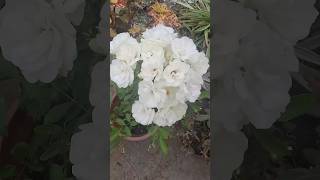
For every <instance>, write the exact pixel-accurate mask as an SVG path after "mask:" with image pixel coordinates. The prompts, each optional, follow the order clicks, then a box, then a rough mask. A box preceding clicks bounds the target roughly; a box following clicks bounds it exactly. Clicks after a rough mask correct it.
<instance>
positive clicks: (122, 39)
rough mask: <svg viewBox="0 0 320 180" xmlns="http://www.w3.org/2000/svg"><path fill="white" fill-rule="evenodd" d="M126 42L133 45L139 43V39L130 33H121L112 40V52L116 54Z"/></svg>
mask: <svg viewBox="0 0 320 180" xmlns="http://www.w3.org/2000/svg"><path fill="white" fill-rule="evenodd" d="M124 44H130V45H133V46H138V45H139V44H138V42H137V40H136V39H134V38H133V37H131V36H130V34H129V33H127V32H126V33H119V34H117V35H116V36H115V37H114V38H113V39H112V41H111V42H110V53H111V54H116V53H117V52H118V51H119V48H120V47H121V46H122V45H124Z"/></svg>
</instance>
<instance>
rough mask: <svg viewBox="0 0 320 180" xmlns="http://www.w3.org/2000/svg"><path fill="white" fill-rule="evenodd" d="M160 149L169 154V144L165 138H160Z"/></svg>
mask: <svg viewBox="0 0 320 180" xmlns="http://www.w3.org/2000/svg"><path fill="white" fill-rule="evenodd" d="M159 145H160V150H161V152H162V153H163V154H164V155H167V154H168V145H167V143H166V142H165V140H164V139H163V138H161V137H160V138H159Z"/></svg>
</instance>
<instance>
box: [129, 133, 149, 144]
mask: <svg viewBox="0 0 320 180" xmlns="http://www.w3.org/2000/svg"><path fill="white" fill-rule="evenodd" d="M150 136H151V135H150V133H146V134H144V135H142V136H126V137H124V139H125V140H127V141H132V142H137V141H144V140H147V139H148V138H149V137H150Z"/></svg>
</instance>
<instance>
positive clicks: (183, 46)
mask: <svg viewBox="0 0 320 180" xmlns="http://www.w3.org/2000/svg"><path fill="white" fill-rule="evenodd" d="M171 50H172V54H173V58H174V59H178V60H182V61H183V60H186V59H189V58H190V57H191V56H192V55H194V54H196V53H198V50H197V47H196V45H195V44H194V42H193V40H192V39H190V38H188V37H185V36H184V37H182V38H176V39H174V40H172V42H171Z"/></svg>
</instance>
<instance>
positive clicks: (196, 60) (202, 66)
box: [185, 52, 209, 76]
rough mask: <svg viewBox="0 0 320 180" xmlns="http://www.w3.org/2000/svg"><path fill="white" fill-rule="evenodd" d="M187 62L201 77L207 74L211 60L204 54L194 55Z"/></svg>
mask: <svg viewBox="0 0 320 180" xmlns="http://www.w3.org/2000/svg"><path fill="white" fill-rule="evenodd" d="M185 62H186V63H188V64H189V65H190V67H191V69H193V70H194V71H195V72H197V73H198V74H199V75H201V76H202V75H203V74H205V73H206V72H207V71H208V68H209V59H208V57H207V56H206V55H205V54H204V53H203V52H201V53H195V54H193V55H192V56H191V57H190V58H189V59H187V60H186V61H185Z"/></svg>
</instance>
